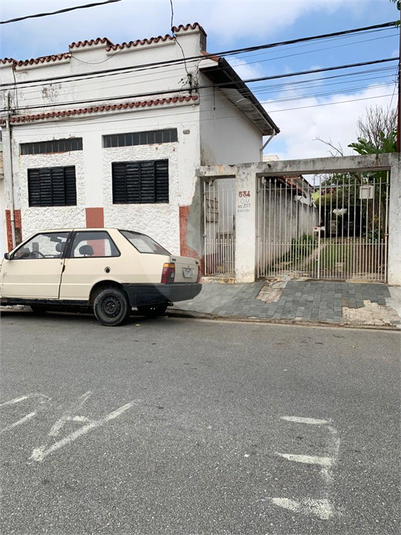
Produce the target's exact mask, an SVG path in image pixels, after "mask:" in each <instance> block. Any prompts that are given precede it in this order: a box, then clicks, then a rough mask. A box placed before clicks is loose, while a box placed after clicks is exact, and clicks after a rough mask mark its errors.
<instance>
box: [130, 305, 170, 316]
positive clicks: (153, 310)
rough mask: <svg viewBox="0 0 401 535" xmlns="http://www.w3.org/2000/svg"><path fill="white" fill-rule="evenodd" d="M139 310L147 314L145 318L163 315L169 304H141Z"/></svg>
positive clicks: (144, 314) (143, 314) (142, 313)
mask: <svg viewBox="0 0 401 535" xmlns="http://www.w3.org/2000/svg"><path fill="white" fill-rule="evenodd" d="M137 308H138V312H139V313H140V314H141V315H142V316H145V318H156V317H157V316H162V315H163V314H164V313H165V312H166V309H167V305H166V304H163V305H152V306H139V307H137Z"/></svg>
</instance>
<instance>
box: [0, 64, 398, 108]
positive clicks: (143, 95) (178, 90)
mask: <svg viewBox="0 0 401 535" xmlns="http://www.w3.org/2000/svg"><path fill="white" fill-rule="evenodd" d="M392 61H398V58H386V59H381V60H375V61H367V62H362V63H352V64H348V65H337V66H333V67H325V68H321V69H310V70H308V71H299V72H295V73H285V74H278V75H274V76H263V77H259V78H253V79H249V80H244V83H255V82H261V81H269V80H278V79H283V78H293V77H296V76H303V75H309V74H317V73H322V72H331V71H335V70H340V69H349V68H355V67H362V66H367V65H376V64H382V63H387V62H392ZM213 87H219V88H222V89H224V88H230V87H234V88H235V82H224V83H214V84H212V85H210V84H208V85H198V86H197V87H196V90H201V89H211V88H213ZM188 91H189V89H188V88H174V89H167V90H158V91H152V92H146V93H136V94H129V95H121V96H118V97H116V96H113V97H107V98H100V99H99V98H97V99H88V100H80V101H70V102H62V103H52V104H50V105H39V106H25V107H23V108H21V109H24V110H30V109H46V108H48V107H51V108H55V107H60V106H72V105H74V106H76V105H77V104H93V103H96V102H100V101H101V102H109V101H117V100H126V99H133V98H147V97H154V96H158V97H159V96H161V95H167V94H172V93H173V94H177V93H183V92H188ZM0 111H5V110H4V109H3V110H0Z"/></svg>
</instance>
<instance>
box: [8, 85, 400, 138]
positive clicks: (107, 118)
mask: <svg viewBox="0 0 401 535" xmlns="http://www.w3.org/2000/svg"><path fill="white" fill-rule="evenodd" d="M391 96H392V95H391V94H385V95H376V96H372V97H362V98H357V99H346V100H342V101H337V102H327V103H323V104H312V105H310V106H298V107H293V108H283V109H281V110H275V111H270V112H268V113H269V114H271V115H273V114H274V113H281V112H286V111H294V110H302V109H310V108H318V107H322V106H333V105H336V104H346V103H348V102H358V101H364V100H372V99H377V98H386V97H391ZM268 104H271V103H267V104H266V103H265V105H264V106H265V107H266V106H267V105H268ZM170 111H171V113H172V114H173V116H174V117H179V116H181V115H183V116H188V110H187V109H186V108H185V109H183V110H182V111H180V110H178V109H171V110H170ZM204 111H205V112H210V113H212V112H213V106H210V108H206V109H205V110H204ZM165 116H166V110H164V112H163V113H161V114H157V113H156V114H154V115H152V117H151V119H150V121H155V123H154V126H155V127H158V126H160V123H159V122H158V121H157V119H159V118H161V117H165ZM236 117H237V115H234V114H233V115H224V116H221V117H220V118H221V119H234V118H236ZM92 119H94V117H92ZM97 119H98V120H99V121H100V122H101V124H102V126H103V127H105V126H107V125H113V124H123V123H125V122H130V123H132V122H135V121H138V122H141V121H142V120H143V117H141V116H137V117H132V116H131V117H126V118H122V117H119V118H118V119H112V118H111V116H101V117H100V116H99V117H97ZM87 120H88V117H85V116H80V117H76V118H74V120H73V121H74V123H75V122H77V123H78V122H84V121H87ZM215 120H216V119H215V118H214V117H202V118H201V119H199V117H198V119H196V118H194V119H193V120H191V119H187V120H186V124H192V123H193V124H196V123H197V122H208V121H215ZM69 124H70V123H66V122H63V123H60V128H61V129H62V128H64V127H66V128H68V127H69ZM152 124H153V123H152ZM15 126H18V125H15ZM35 126H37V127H39V128H40V132H44V131H46V130H48V131H49V132H50V133H51V135H54V125H50V124H49V123H47V122H43V123H36V124H35ZM60 132H61V130H60ZM80 132H81V133H85V132H93V128H88V130H82V129H80ZM102 135H103V134H102ZM18 138H19V139H23V138H27V139H31V138H32V136H31V134H29V133H26V134H25V133H23V132H22V133H18Z"/></svg>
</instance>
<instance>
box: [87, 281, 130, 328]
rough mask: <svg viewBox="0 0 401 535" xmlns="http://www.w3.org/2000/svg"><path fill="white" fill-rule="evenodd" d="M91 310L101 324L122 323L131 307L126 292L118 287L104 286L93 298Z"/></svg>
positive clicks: (112, 324)
mask: <svg viewBox="0 0 401 535" xmlns="http://www.w3.org/2000/svg"><path fill="white" fill-rule="evenodd" d="M93 312H94V314H95V317H96V319H97V320H98V322H99V323H101V324H102V325H107V326H110V327H111V326H116V325H122V324H123V323H124V322H125V321H126V320H127V319H128V317H129V315H130V312H131V307H130V305H129V301H128V298H127V296H126V294H125V293H124V292H123V291H122V290H119V289H118V288H106V289H105V290H102V291H101V292H100V293H99V294H98V295H97V296H96V299H95V302H94V304H93Z"/></svg>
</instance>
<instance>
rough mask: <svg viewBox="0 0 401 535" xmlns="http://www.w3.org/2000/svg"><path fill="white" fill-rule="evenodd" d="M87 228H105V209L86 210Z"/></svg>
mask: <svg viewBox="0 0 401 535" xmlns="http://www.w3.org/2000/svg"><path fill="white" fill-rule="evenodd" d="M85 215H86V227H87V228H103V227H104V209H103V208H85Z"/></svg>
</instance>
